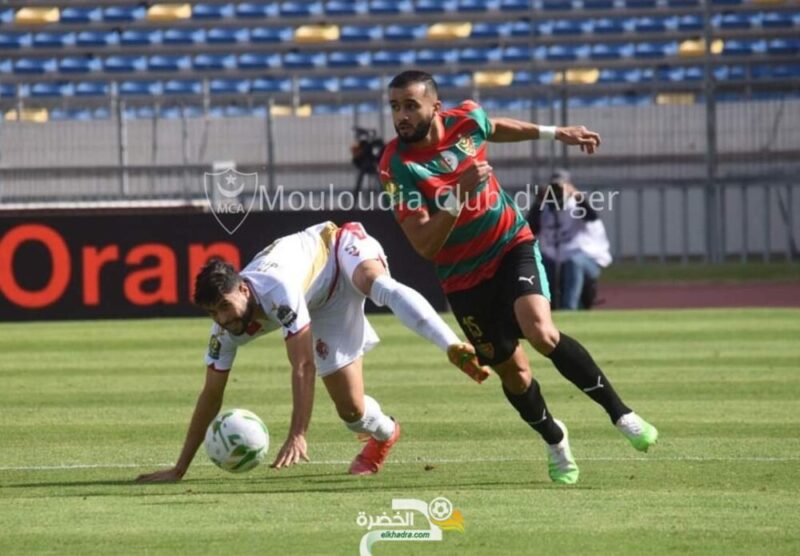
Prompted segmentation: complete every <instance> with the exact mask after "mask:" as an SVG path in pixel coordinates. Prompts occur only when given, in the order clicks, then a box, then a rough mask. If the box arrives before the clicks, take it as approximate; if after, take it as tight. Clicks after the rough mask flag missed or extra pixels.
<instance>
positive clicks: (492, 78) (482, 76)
mask: <svg viewBox="0 0 800 556" xmlns="http://www.w3.org/2000/svg"><path fill="white" fill-rule="evenodd" d="M512 81H514V72H513V71H507V70H506V71H476V72H475V73H473V74H472V82H473V84H474V85H475V86H476V87H508V86H509V85H511V83H512Z"/></svg>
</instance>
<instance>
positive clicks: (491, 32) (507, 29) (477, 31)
mask: <svg viewBox="0 0 800 556" xmlns="http://www.w3.org/2000/svg"><path fill="white" fill-rule="evenodd" d="M510 34H511V24H509V23H489V22H486V23H473V24H472V32H471V33H470V37H472V38H473V39H484V38H486V39H490V38H491V39H494V38H501V37H507V36H508V35H510Z"/></svg>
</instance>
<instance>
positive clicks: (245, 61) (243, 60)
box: [236, 52, 281, 70]
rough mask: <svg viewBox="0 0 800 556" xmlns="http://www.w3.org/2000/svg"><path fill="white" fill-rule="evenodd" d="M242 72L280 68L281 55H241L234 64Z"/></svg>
mask: <svg viewBox="0 0 800 556" xmlns="http://www.w3.org/2000/svg"><path fill="white" fill-rule="evenodd" d="M236 65H237V66H238V68H239V69H242V70H262V69H272V68H279V67H281V55H280V54H278V53H276V52H275V53H272V54H261V53H247V54H241V55H240V56H239V58H238V60H237V62H236Z"/></svg>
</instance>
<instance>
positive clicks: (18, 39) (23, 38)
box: [0, 32, 33, 50]
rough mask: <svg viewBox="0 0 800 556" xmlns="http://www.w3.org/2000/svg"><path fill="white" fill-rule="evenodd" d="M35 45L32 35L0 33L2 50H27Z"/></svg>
mask: <svg viewBox="0 0 800 556" xmlns="http://www.w3.org/2000/svg"><path fill="white" fill-rule="evenodd" d="M31 44H33V36H32V35H31V34H30V33H15V32H11V33H0V48H2V49H14V50H17V49H20V48H27V47H29V46H31Z"/></svg>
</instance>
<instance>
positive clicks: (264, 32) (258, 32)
mask: <svg viewBox="0 0 800 556" xmlns="http://www.w3.org/2000/svg"><path fill="white" fill-rule="evenodd" d="M293 38H294V29H293V28H291V27H256V28H254V29H250V41H251V42H257V43H258V42H272V43H279V42H292V39H293Z"/></svg>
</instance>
